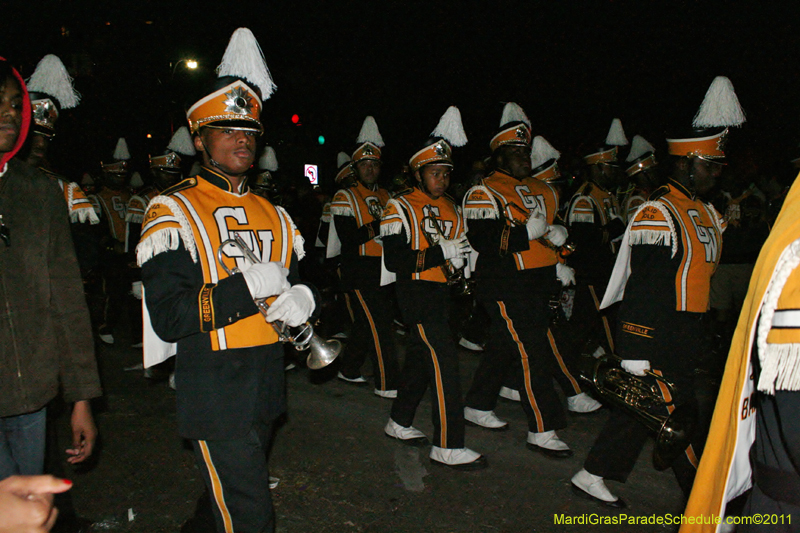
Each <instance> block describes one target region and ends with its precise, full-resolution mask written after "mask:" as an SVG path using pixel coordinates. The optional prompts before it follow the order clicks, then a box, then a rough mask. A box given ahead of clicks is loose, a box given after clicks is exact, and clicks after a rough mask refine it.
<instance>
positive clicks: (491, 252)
mask: <svg viewBox="0 0 800 533" xmlns="http://www.w3.org/2000/svg"><path fill="white" fill-rule="evenodd" d="M467 237H469V242H470V244H471V245H472V247H473V248H474V249H475V250H477V251H478V253H479V254H481V255H486V256H491V257H497V256H498V255H505V254H508V253H514V252H522V251H525V250H527V249H529V248H530V245H531V243H530V241H529V240H528V230H527V229H526V228H525V226H512V227H509V226H507V225H506V223H505V222H504V221H502V220H491V219H489V220H486V219H483V220H470V221H469V234H468V235H467Z"/></svg>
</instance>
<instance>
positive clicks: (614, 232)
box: [566, 181, 625, 285]
mask: <svg viewBox="0 0 800 533" xmlns="http://www.w3.org/2000/svg"><path fill="white" fill-rule="evenodd" d="M566 219H567V225H568V226H569V233H570V238H571V240H572V242H573V243H574V244H575V253H573V254H572V255H571V256H570V261H569V263H570V266H572V267H574V268H575V270H576V272H577V274H578V277H579V279H583V280H585V281H586V282H587V283H589V284H590V285H597V284H599V283H605V282H607V281H608V276H609V274H610V273H611V269H612V267H613V266H614V255H615V253H616V244H615V241H616V239H617V238H619V237H620V236H621V235H622V234H623V232H624V231H625V224H624V223H623V221H622V219H621V218H620V215H619V204H618V202H617V199H616V197H615V196H614V195H613V194H611V193H609V192H608V191H606V190H604V189H602V188H601V187H600V186H598V185H597V184H596V183H594V182H591V181H587V182H586V183H584V184H583V185H581V186H580V187H579V188H578V190H577V191H576V192H575V194H574V195H573V196H572V199H571V200H570V203H569V207H568V209H567V216H566Z"/></svg>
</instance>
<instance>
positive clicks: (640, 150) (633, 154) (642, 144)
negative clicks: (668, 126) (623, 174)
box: [625, 135, 656, 163]
mask: <svg viewBox="0 0 800 533" xmlns="http://www.w3.org/2000/svg"><path fill="white" fill-rule="evenodd" d="M655 151H656V149H655V147H654V146H653V145H652V144H650V143H649V142H647V139H645V138H644V137H642V136H641V135H634V136H633V142H632V143H631V151H630V153H629V154H628V157H626V158H625V161H626V162H628V163H630V162H631V161H634V160H636V159H639V158H640V157H642V156H643V155H644V154H646V153H647V152H655Z"/></svg>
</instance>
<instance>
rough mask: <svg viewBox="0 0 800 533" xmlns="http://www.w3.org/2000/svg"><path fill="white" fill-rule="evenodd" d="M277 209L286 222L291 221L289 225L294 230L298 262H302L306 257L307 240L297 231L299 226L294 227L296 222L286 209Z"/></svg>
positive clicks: (279, 207) (276, 207)
mask: <svg viewBox="0 0 800 533" xmlns="http://www.w3.org/2000/svg"><path fill="white" fill-rule="evenodd" d="M275 209H277V210H278V212H279V213H280V214H282V215H283V216H284V217H286V220H288V221H289V225H290V226H291V229H292V242H293V243H294V253H295V254H297V260H298V261H301V260H302V259H303V258H304V257H305V256H306V249H305V244H306V240H305V239H304V238H303V236H302V235H301V234H300V232H299V231H298V230H297V226H295V225H294V220H292V217H290V216H289V213H288V212H287V211H286V209H284V208H283V207H281V206H279V205H276V206H275Z"/></svg>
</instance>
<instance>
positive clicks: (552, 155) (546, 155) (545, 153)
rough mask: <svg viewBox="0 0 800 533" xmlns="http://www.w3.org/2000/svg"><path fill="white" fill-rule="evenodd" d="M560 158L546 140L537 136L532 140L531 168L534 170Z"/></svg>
mask: <svg viewBox="0 0 800 533" xmlns="http://www.w3.org/2000/svg"><path fill="white" fill-rule="evenodd" d="M560 157H561V152H559V151H558V150H556V149H555V148H553V145H551V144H550V143H549V142H547V139H545V138H544V137H542V136H541V135H537V136H536V137H534V139H533V147H532V148H531V168H536V167H539V166H541V165H544V164H545V163H547V162H548V161H550V160H551V159H555V160H558V159H559V158H560Z"/></svg>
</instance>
